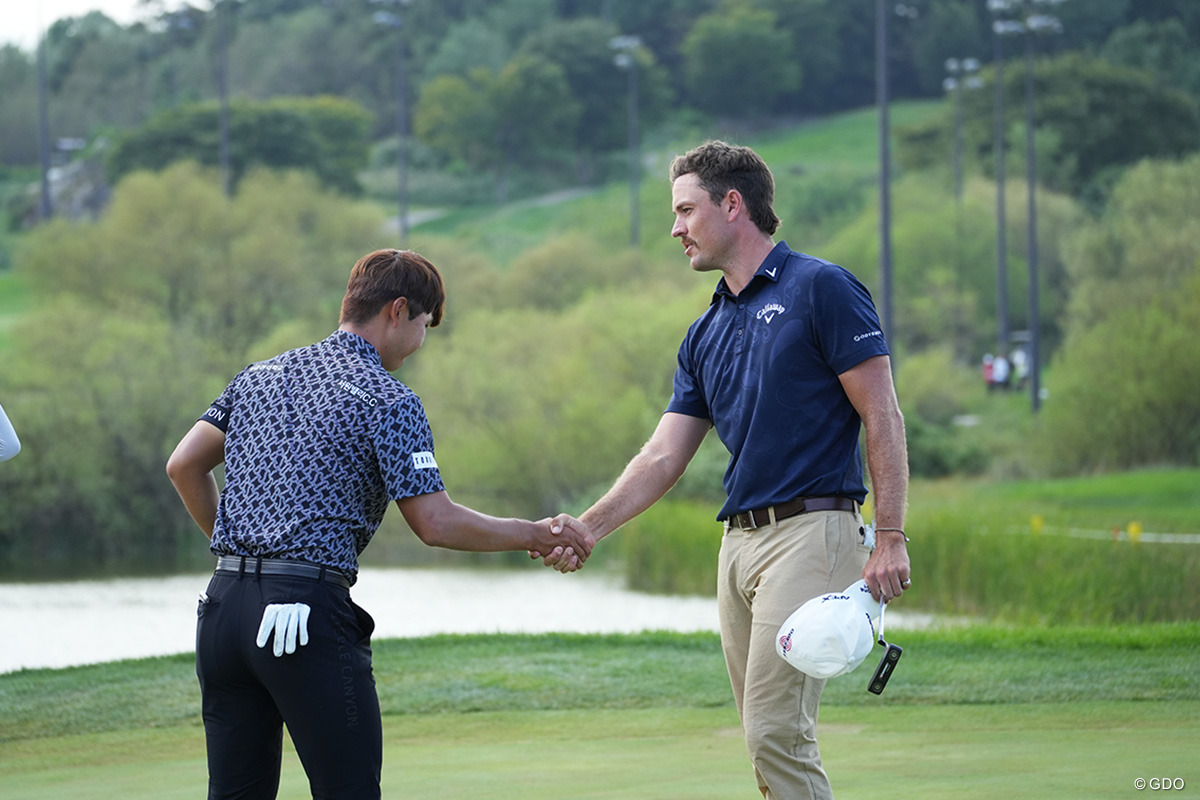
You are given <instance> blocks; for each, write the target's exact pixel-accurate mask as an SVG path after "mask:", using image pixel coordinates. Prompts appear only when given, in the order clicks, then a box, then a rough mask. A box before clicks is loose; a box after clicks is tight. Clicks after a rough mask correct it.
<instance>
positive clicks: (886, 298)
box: [875, 0, 894, 347]
mask: <svg viewBox="0 0 1200 800" xmlns="http://www.w3.org/2000/svg"><path fill="white" fill-rule="evenodd" d="M887 7H888V0H875V104H876V106H877V107H878V112H879V287H880V288H879V296H880V299H879V322H880V324H881V325H882V326H883V340H884V341H885V342H887V343H888V346H889V347H893V346H894V345H892V188H891V182H890V175H889V173H890V172H891V169H892V164H891V153H890V148H889V146H888V139H889V138H890V136H891V132H890V127H891V125H890V120H889V119H888V50H889V48H888V9H887Z"/></svg>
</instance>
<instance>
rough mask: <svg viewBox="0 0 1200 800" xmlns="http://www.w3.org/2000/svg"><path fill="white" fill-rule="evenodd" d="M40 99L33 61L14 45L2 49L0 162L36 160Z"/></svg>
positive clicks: (14, 162)
mask: <svg viewBox="0 0 1200 800" xmlns="http://www.w3.org/2000/svg"><path fill="white" fill-rule="evenodd" d="M37 102H38V99H37V76H36V73H35V72H34V65H33V62H32V61H31V60H30V59H29V58H28V57H26V55H25V54H24V53H22V52H21V51H20V50H19V49H18V48H16V47H14V46H13V45H5V46H4V47H2V48H0V164H3V165H4V166H18V165H26V164H36V163H37V160H38V143H37V125H33V124H30V123H31V120H36V119H37V113H38V112H37V108H38V106H37Z"/></svg>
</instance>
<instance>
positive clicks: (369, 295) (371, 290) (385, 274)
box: [341, 250, 446, 327]
mask: <svg viewBox="0 0 1200 800" xmlns="http://www.w3.org/2000/svg"><path fill="white" fill-rule="evenodd" d="M397 297H403V298H406V299H407V300H408V318H409V319H415V318H416V317H418V316H420V315H421V314H424V313H426V312H428V313H430V314H432V315H433V320H432V321H431V322H430V323H429V325H430V327H436V326H437V324H438V323H439V322H441V321H442V309H443V308H444V307H445V305H446V288H445V286H444V285H443V284H442V275H441V273H440V272H438V270H437V267H435V266H434V265H433V264H431V263H430V262H429V259H427V258H425V257H424V256H422V255H420V254H419V253H414V252H413V251H411V250H376V251H375V252H374V253H367V254H366V255H365V256H363V257H362V258H360V259H359V260H358V263H356V264H355V265H354V268H353V269H351V270H350V281H349V282H348V283H347V284H346V296H345V297H343V298H342V318H341V322H342V323H347V322H351V323H364V322H369V321H370V320H371V319H372V318H373V317H374V316H375V315H376V314H378V313H379V310H380V309H381V308H383V307H384V306H385V305H387V304H388V303H390V302H392V301H393V300H395V299H396V298H397Z"/></svg>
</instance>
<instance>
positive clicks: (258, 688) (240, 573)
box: [167, 250, 594, 800]
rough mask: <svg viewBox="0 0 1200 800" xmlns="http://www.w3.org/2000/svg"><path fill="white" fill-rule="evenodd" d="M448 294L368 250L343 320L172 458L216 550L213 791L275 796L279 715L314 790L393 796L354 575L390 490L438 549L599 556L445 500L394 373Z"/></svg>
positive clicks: (547, 530)
mask: <svg viewBox="0 0 1200 800" xmlns="http://www.w3.org/2000/svg"><path fill="white" fill-rule="evenodd" d="M444 303H445V290H444V288H443V285H442V279H441V275H440V274H439V273H438V271H437V269H436V268H435V267H434V266H433V264H431V263H429V261H427V260H426V259H425V258H423V257H422V256H420V255H418V254H416V253H412V252H409V251H398V250H379V251H376V252H374V253H370V254H368V255H366V256H364V257H363V258H361V259H360V260H359V261H358V263H357V264H355V265H354V268H353V270H352V271H351V273H350V281H349V285H348V286H347V289H346V296H345V298H344V299H343V301H342V314H341V324H340V327H339V328H338V330H337V331H335V332H334V333H333V334H332V335H330V336H329V337H328V338H327V339H325V340H324V341H322V342H318V343H316V344H313V345H309V346H308V347H302V348H299V349H297V350H292V351H289V352H286V353H283V354H282V355H279V356H276V357H275V358H272V359H270V360H267V361H263V362H260V363H257V364H253V365H251V366H249V367H247V368H246V369H245V370H243V371H242V372H241V373H240V374H239V375H237V377H235V378H234V379H233V381H232V382H231V383H230V384H229V386H228V387H227V388H226V389H225V391H224V392H223V393H222V394H221V396H220V397H219V398H217V400H216V401H215V402H213V404H212V406H211V407H210V408H209V409H208V411H206V412H205V413H204V415H203V416H202V417H201V418H200V420H199V421H198V422H197V423H196V424H195V425H194V426H193V427H192V429H191V430H190V431H189V432H188V433H187V434H186V435H185V436H184V437H183V439H182V441H180V443H179V445H178V446H177V447H176V448H175V452H174V453H173V454H172V455H171V458H170V460H169V461H168V463H167V473H168V475H169V476H170V478H171V481H172V483H174V485H175V488H176V490H177V491H178V492H179V495H180V497H181V498H182V500H183V502H184V505H185V506H186V507H187V510H188V512H189V513H190V514H191V516H192V518H193V519H195V521H196V523H197V524H198V525H199V526H200V528H201V529H202V530H203V531H204V532H205V533H206V534H207V535H208V536H209V537H210V539H211V540H212V541H211V549H212V552H213V553H214V554H215V555H216V556H217V557H218V560H217V567H216V572H215V573H214V575H213V577H212V580H211V582H210V583H209V585H208V588H207V590H206V591H205V593H204V594H202V595H201V597H200V606H199V622H198V624H197V630H196V672H197V675H198V677H199V679H200V688H201V691H202V695H203V712H204V729H205V735H206V738H207V744H208V770H209V794H208V796H209V798H210V800H215V799H216V798H235V797H236V798H274V797H275V796H276V793H277V791H278V788H279V773H280V757H281V751H282V741H283V734H282V726H283V724H284V723H286V724H287V727H288V731H289V733H290V734H291V737H292V741H293V742H294V743H295V746H296V752H297V753H298V754H299V756H300V760H301V762H302V763H303V765H304V769H305V772H306V773H307V774H308V778H309V783H310V785H311V790H312V795H313V797H314V798H339V800H349V799H351V798H378V797H379V796H380V786H379V784H380V769H381V764H382V729H381V722H380V714H379V700H378V697H377V695H376V693H375V682H374V677H373V675H372V672H371V645H370V642H371V638H370V637H371V632H372V630H373V628H374V621H373V620H372V619H371V617H370V615H369V614H368V613H367V612H366V611H364V610H363V609H361V608H359V607H358V606H357V605H355V604H354V602H353V601H352V600H351V599H350V587H351V585H353V583H354V582H355V579H356V577H357V573H358V555H359V553H361V552H362V551H363V549H364V548H365V547H366V546H367V544H368V543H369V542H370V540H371V537H372V535H374V533H375V531H376V529H377V528H378V527H379V523H380V521H381V520H382V519H383V514H384V511H385V510H386V508H387V505H388V503H389V502H390V501H395V502H396V505H397V506H398V507H399V508H400V511H401V512H402V513H403V515H404V518H405V521H406V522H407V523H408V525H409V527H411V528H412V530H413V531H414V532H415V533H416V534H417V536H418V537H420V539H421V540H422V541H423V542H425V543H426V544H428V545H432V546H437V547H447V548H452V549H456V550H475V551H501V550H518V551H519V550H538V549H542V548H544V549H542V552H549V551H550V550H553V549H555V548H561V549H562V550H563V551H564V552H569V553H571V556H572V557H575V558H578V559H579V560H580V561H582V560H583V559H585V558H586V557H587V555H588V553H589V552H590V551H591V546H592V544H593V543H594V542H593V541H592V539H591V537H590V536H588V535H579V534H575V533H574V532H572V531H565V532H564V531H558V530H555V531H552V530H551V525H550V520H543V521H541V522H537V523H534V522H529V521H526V520H518V519H498V518H496V517H490V516H487V515H485V514H481V513H479V512H477V511H474V510H472V509H470V508H467V507H465V506H461V505H459V504H457V503H455V502H453V501H451V500H450V498H449V496H448V495H447V493H446V490H445V487H444V485H443V483H442V478H441V475H440V473H439V472H438V466H437V461H436V459H435V458H434V448H433V435H432V433H431V431H430V429H429V423H428V421H427V420H426V417H425V410H424V408H423V407H422V405H421V401H420V399H418V398H417V396H416V395H415V394H413V392H412V391H411V390H410V389H409V388H408V387H407V386H405V385H404V384H403V383H401V382H400V381H398V380H396V379H395V378H394V377H392V376H391V375H389V374H388V373H389V372H390V371H392V370H395V369H398V368H399V367H400V365H401V364H403V363H404V360H405V358H407V357H408V356H409V355H411V354H412V353H414V352H416V350H417V349H418V348H419V347H420V346H421V344H422V342H423V341H424V339H425V331H426V329H427V328H429V327H433V326H436V325H437V324H438V323H439V322H440V321H441V318H442V309H443V305H444ZM222 462H224V464H225V484H224V488H223V489H221V490H218V486H217V481H216V478H215V477H214V475H213V470H214V469H215V468H216V467H217V466H218V465H219V464H221V463H222ZM268 642H270V643H271V646H270V647H267V644H268Z"/></svg>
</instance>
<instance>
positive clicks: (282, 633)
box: [255, 603, 312, 656]
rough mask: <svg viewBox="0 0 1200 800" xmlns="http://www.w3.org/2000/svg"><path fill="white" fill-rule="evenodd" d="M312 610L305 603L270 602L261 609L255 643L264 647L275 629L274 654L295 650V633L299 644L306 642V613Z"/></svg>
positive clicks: (279, 654) (280, 654) (278, 654)
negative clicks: (260, 620) (261, 615)
mask: <svg viewBox="0 0 1200 800" xmlns="http://www.w3.org/2000/svg"><path fill="white" fill-rule="evenodd" d="M310 611H312V609H310V608H309V607H308V605H307V604H306V603H272V604H271V605H269V606H267V608H266V610H265V611H263V618H262V624H261V625H259V626H258V639H256V640H255V643H256V644H257V645H258V646H259V647H265V646H266V644H267V640H268V639H270V638H271V631H275V655H276V656H282V655H283V654H284V653H285V652H286V653H288V654H291V653H294V652H296V640H297V635H298V636H299V641H300V644H301V645H306V644H308V615H309V612H310Z"/></svg>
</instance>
